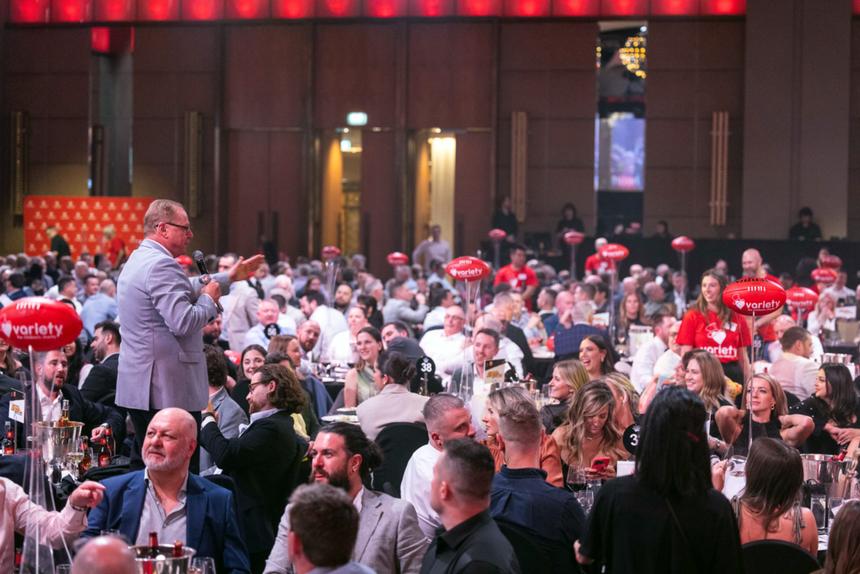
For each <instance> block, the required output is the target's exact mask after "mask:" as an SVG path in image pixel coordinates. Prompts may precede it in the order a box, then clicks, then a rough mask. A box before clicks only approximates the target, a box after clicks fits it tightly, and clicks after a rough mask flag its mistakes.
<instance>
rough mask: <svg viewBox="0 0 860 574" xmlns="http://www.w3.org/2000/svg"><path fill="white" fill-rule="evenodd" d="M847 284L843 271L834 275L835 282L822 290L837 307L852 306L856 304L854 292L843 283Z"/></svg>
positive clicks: (846, 277) (846, 275)
mask: <svg viewBox="0 0 860 574" xmlns="http://www.w3.org/2000/svg"><path fill="white" fill-rule="evenodd" d="M847 282H848V273H847V272H845V271H839V273H838V274H837V275H836V282H835V283H834V284H833V285H831V286H830V287H828V288H827V289H825V290H824V292H825V293H827V294H829V295H831V296H832V297H833V300H834V301H836V306H837V307H842V306H844V305H854V304H855V303H856V299H855V294H854V290H853V289H849V288H848V287H846V286H845V283H847Z"/></svg>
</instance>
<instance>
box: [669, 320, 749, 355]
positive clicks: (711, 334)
mask: <svg viewBox="0 0 860 574" xmlns="http://www.w3.org/2000/svg"><path fill="white" fill-rule="evenodd" d="M677 341H678V344H679V345H692V346H693V348H696V349H704V350H706V351H708V352H709V353H711V354H712V355H714V356H715V357H716V358H718V359H719V360H720V362H721V363H731V362H732V361H737V360H738V359H739V357H738V350H739V349H741V348H743V347H749V346H750V344H751V343H752V337H750V330H749V327H748V326H747V322H746V320H745V319H744V318H743V317H742V316H740V315H738V314H737V313H734V312H732V318H731V320H730V321H728V322H727V323H722V322H721V321H720V318H719V316H718V315H717V314H716V313H714V312H713V311H708V316H707V317H704V316H703V315H702V314H701V313H700V312H699V311H698V309H690V310H689V311H687V313H686V314H685V315H684V320H683V321H681V327H680V328H679V329H678V339H677Z"/></svg>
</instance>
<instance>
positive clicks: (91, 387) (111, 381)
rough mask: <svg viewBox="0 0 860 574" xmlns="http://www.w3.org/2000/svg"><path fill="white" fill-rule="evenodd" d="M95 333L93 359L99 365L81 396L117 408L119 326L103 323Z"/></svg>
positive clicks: (82, 388) (97, 326)
mask: <svg viewBox="0 0 860 574" xmlns="http://www.w3.org/2000/svg"><path fill="white" fill-rule="evenodd" d="M93 331H94V332H95V335H94V336H93V342H92V344H91V346H92V349H93V358H94V359H95V360H96V361H98V364H97V365H96V366H94V367H93V368H92V370H90V373H89V374H88V375H87V378H86V379H84V382H83V383H82V384H81V387H80V389H81V395H82V396H83V397H84V398H85V399H87V400H90V401H93V402H94V403H102V404H105V405H108V406H110V407H116V403H115V402H114V398H115V397H116V373H117V369H118V367H119V346H120V343H121V342H122V337H121V336H120V334H119V325H117V324H116V323H114V322H113V321H102V322H101V323H99V324H97V325H96V326H95V328H94V329H93ZM121 412H124V411H121Z"/></svg>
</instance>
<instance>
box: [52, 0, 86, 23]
mask: <svg viewBox="0 0 860 574" xmlns="http://www.w3.org/2000/svg"><path fill="white" fill-rule="evenodd" d="M92 18H93V7H92V4H90V0H52V1H51V22H89V21H90V20H92Z"/></svg>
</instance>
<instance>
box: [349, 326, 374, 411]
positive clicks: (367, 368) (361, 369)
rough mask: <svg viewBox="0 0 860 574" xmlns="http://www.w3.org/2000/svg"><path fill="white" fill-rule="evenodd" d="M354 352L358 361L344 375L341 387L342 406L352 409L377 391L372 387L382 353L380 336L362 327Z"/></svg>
mask: <svg viewBox="0 0 860 574" xmlns="http://www.w3.org/2000/svg"><path fill="white" fill-rule="evenodd" d="M355 350H356V354H357V355H358V361H356V363H355V366H354V367H353V368H351V369H350V370H349V371H348V372H347V373H346V381H345V383H344V387H343V405H344V406H345V407H346V408H354V407H356V406H357V405H359V404H361V403H362V402H364V401H366V400H367V399H369V398H370V397H372V396H374V395H375V394H376V393H377V392H378V390H377V389H376V387H375V386H374V375H373V373H374V369H375V368H376V364H377V362H378V360H379V354H380V353H381V352H382V335H380V334H379V331H377V330H376V328H375V327H369V326H368V327H364V328H362V329H360V330H359V331H358V334H357V335H356V336H355Z"/></svg>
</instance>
